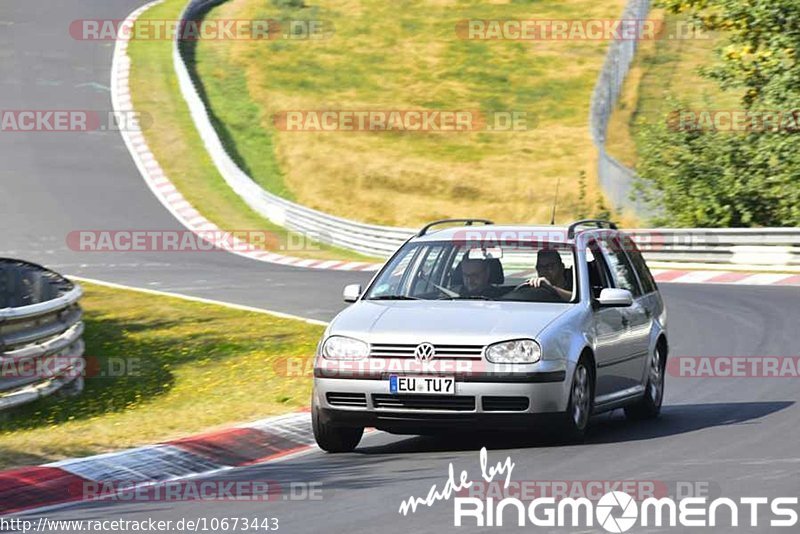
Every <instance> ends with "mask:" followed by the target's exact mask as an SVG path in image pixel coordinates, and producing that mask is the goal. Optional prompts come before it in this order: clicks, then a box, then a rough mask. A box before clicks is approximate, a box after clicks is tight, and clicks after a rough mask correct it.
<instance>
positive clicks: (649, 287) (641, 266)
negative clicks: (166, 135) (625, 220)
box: [622, 236, 658, 294]
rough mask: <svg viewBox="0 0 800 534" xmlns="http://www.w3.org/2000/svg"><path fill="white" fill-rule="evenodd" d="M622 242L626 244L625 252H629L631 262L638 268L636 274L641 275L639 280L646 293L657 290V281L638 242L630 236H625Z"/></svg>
mask: <svg viewBox="0 0 800 534" xmlns="http://www.w3.org/2000/svg"><path fill="white" fill-rule="evenodd" d="M622 244H623V245H624V246H625V252H627V253H628V257H629V258H630V259H631V263H633V268H634V269H636V274H638V275H639V281H640V282H641V283H642V290H643V291H644V293H645V294H647V293H652V292H653V291H656V290H657V289H658V286H656V281H655V280H654V279H653V275H652V274H651V273H650V269H648V268H647V263H645V261H644V257H643V256H642V253H641V252H640V251H639V248H638V247H637V246H636V243H634V241H633V239H631V238H630V237H628V236H625V237H624V238H623V240H622Z"/></svg>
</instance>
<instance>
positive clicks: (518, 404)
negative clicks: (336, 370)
mask: <svg viewBox="0 0 800 534" xmlns="http://www.w3.org/2000/svg"><path fill="white" fill-rule="evenodd" d="M548 363H549V362H548ZM560 365H563V364H558V363H556V362H552V364H551V365H548V366H541V365H539V366H538V367H539V369H538V370H537V371H532V370H530V369H527V370H520V371H519V372H516V373H503V374H493V373H480V374H472V375H470V376H457V375H456V377H455V378H456V393H455V395H454V396H450V395H439V396H431V395H396V394H394V395H393V394H391V393H390V392H389V376H390V374H393V373H387V372H384V373H380V374H379V375H370V376H359V377H355V376H354V377H345V378H342V377H341V376H339V377H335V378H334V377H331V375H330V373H326V372H323V371H321V370H315V378H314V394H313V395H314V399H313V401H314V406H315V409H317V410H318V413H319V415H320V417H322V418H323V419H324V420H326V421H329V422H335V424H337V425H342V426H362V427H365V426H372V427H375V428H378V429H381V430H388V431H390V432H396V433H423V432H425V431H427V430H438V429H445V428H453V427H470V426H472V427H473V428H474V425H475V424H480V427H481V429H484V428H489V427H491V428H506V427H509V428H516V429H519V428H520V425H527V424H529V423H530V422H531V420H532V419H533V418H535V417H536V416H545V417H546V416H551V415H555V414H560V413H562V412H564V411H565V410H566V408H567V402H568V399H569V386H568V382H567V380H566V376H567V371H566V369H564V368H563V367H560Z"/></svg>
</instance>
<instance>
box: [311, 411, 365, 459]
mask: <svg viewBox="0 0 800 534" xmlns="http://www.w3.org/2000/svg"><path fill="white" fill-rule="evenodd" d="M324 419H325V418H324V417H322V415H321V414H320V413H319V408H317V406H316V405H314V406H312V408H311V427H312V429H313V430H314V439H315V440H316V441H317V445H319V448H320V449H322V450H323V451H325V452H332V453H335V452H351V451H353V450H354V449H355V448H356V446H358V442H359V441H361V436H363V435H364V428H363V427H344V426H339V425H337V424H335V423H333V422H332V421H325V420H324Z"/></svg>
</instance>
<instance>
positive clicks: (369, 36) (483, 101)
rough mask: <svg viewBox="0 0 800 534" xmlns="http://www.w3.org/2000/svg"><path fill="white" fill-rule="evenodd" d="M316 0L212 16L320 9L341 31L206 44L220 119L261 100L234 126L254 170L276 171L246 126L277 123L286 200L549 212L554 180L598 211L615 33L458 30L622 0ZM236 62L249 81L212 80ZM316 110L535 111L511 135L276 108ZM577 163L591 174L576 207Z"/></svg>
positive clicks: (385, 208) (399, 208)
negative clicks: (400, 128)
mask: <svg viewBox="0 0 800 534" xmlns="http://www.w3.org/2000/svg"><path fill="white" fill-rule="evenodd" d="M308 4H310V6H311V7H309V8H306V9H301V10H294V11H280V10H278V9H277V8H275V7H274V6H273V4H272V3H265V2H263V1H261V0H232V1H231V2H228V3H226V4H223V5H222V6H220V7H219V8H217V9H215V10H214V11H213V12H212V14H211V18H235V19H248V18H280V17H281V16H285V17H294V18H319V19H322V20H325V21H328V22H332V23H333V25H334V27H335V29H336V31H335V35H334V37H333V38H331V39H327V40H323V41H298V42H289V41H280V40H279V41H274V42H269V43H265V42H263V41H203V42H201V43H200V45H199V52H198V70H199V73H200V75H201V78H202V79H203V81H204V83H205V84H206V86H207V88H208V89H209V96H210V99H211V104H212V107H214V109H215V112H217V113H218V116H220V117H221V118H222V119H223V120H225V117H226V108H228V107H231V108H233V106H234V103H233V102H234V101H240V100H242V99H247V100H249V101H250V102H251V103H253V104H254V105H255V106H257V108H258V110H259V113H258V117H259V121H258V124H257V125H252V126H244V127H243V128H239V129H237V130H235V131H234V130H232V131H231V136H232V138H233V139H234V141H236V143H237V146H238V147H243V148H242V149H241V150H240V155H241V157H242V158H243V159H244V160H245V161H246V162H247V163H248V166H250V167H251V171H252V172H253V174H254V178H255V179H256V180H259V181H261V182H262V183H265V182H266V183H270V182H274V177H272V176H265V175H264V174H262V175H261V176H259V168H258V163H257V161H258V159H259V158H263V157H265V156H264V154H263V151H259V150H258V149H257V148H253V149H252V150H248V149H247V148H246V144H247V143H246V141H247V139H248V135H250V134H249V133H248V131H247V129H248V128H251V127H252V128H258V129H260V130H261V133H263V132H267V134H268V135H269V136H270V138H271V141H272V144H273V145H274V157H275V159H276V161H277V166H278V167H279V168H280V170H281V173H282V176H281V179H282V182H283V184H285V187H286V189H287V190H288V191H289V192H290V194H291V197H292V198H294V199H295V200H296V201H298V202H300V203H302V204H304V205H307V206H310V207H313V208H316V209H320V210H323V211H326V212H329V213H334V214H337V215H341V216H345V217H350V218H357V219H360V220H363V221H367V222H376V223H382V224H390V225H402V226H417V225H419V224H421V223H423V222H425V221H429V220H431V219H435V218H440V217H464V216H484V217H489V218H492V219H495V220H497V221H504V222H518V223H521V222H545V221H548V220H549V218H550V210H551V204H552V200H553V188H554V185H555V182H556V180H557V179H558V178H560V179H561V188H560V191H561V193H560V199H559V209H558V218H559V220H562V221H565V220H567V219H570V218H572V217H575V216H576V215H577V214H578V213H579V212H581V211H586V210H587V209H588V210H589V211H590V212H591V211H592V210H593V209H594V205H595V202H596V197H597V195H598V194H599V191H598V189H597V185H596V179H595V176H594V168H595V167H594V159H595V151H594V147H593V146H592V143H591V139H590V136H589V133H588V123H587V120H588V119H587V117H588V112H589V101H590V96H591V91H592V88H593V86H594V83H595V80H596V76H597V73H598V71H599V68H600V66H601V65H602V61H603V59H604V56H605V52H606V49H607V44H608V43H607V42H604V41H536V42H513V41H486V42H475V41H464V40H461V39H459V38H458V37H457V36H456V34H455V24H456V22H457V21H458V20H462V19H470V18H482V19H488V18H493V19H504V18H517V19H532V18H538V19H590V18H602V19H609V18H616V17H618V16H619V14H620V13H621V12H622V9H623V6H624V4H625V2H624V0H614V1H610V2H595V1H593V0H569V1H564V0H559V1H556V0H544V1H542V2H537V3H536V4H535V5H532V4H518V3H509V2H494V3H492V5H486V3H485V2H477V1H470V2H468V1H451V2H436V3H431V2H425V3H412V4H407V3H403V4H400V3H387V2H377V1H368V0H363V1H357V0H338V1H335V0H314V1H309V2H308ZM242 74H243V75H244V81H243V82H242V88H243V89H244V91H242V92H241V94H240V93H236V94H232V92H231V91H223V90H221V89H219V87H224V86H225V84H226V83H229V82H230V79H231V78H232V77H234V76H240V75H242ZM215 86H216V87H217V88H216V89H215ZM315 109H399V110H405V109H448V110H456V109H480V110H483V111H492V110H514V111H525V112H528V113H529V116H534V117H536V123H535V125H534V127H533V128H530V129H528V130H527V131H523V132H513V133H499V132H495V133H493V132H470V133H455V132H453V133H406V134H398V133H388V132H346V133H345V132H339V133H335V132H327V133H326V132H286V131H280V130H276V128H275V127H274V124H273V116H274V115H275V114H276V113H279V112H281V111H286V110H315ZM230 116H233V115H232V114H231V115H230ZM251 162H253V164H252V165H250V163H251ZM581 171H583V172H585V173H586V174H587V176H588V180H587V199H586V200H585V202H584V204H585V205H583V206H582V205H581V201H580V200H579V195H578V176H579V174H580V172H581ZM264 172H265V173H266V172H268V169H267V170H265V171H264Z"/></svg>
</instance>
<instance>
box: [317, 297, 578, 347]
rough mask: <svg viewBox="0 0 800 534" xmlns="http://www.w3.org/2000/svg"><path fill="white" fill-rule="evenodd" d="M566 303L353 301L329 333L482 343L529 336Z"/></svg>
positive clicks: (386, 339)
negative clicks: (354, 302)
mask: <svg viewBox="0 0 800 534" xmlns="http://www.w3.org/2000/svg"><path fill="white" fill-rule="evenodd" d="M572 306H573V305H572V304H566V303H565V304H560V303H530V302H495V301H483V300H476V301H457V300H456V301H454V300H445V301H379V302H371V301H359V302H357V303H356V304H354V305H352V306H351V307H349V308H347V309H345V310H344V311H342V312H341V313H340V314H339V315H338V316H337V317H336V319H335V320H334V321H333V322H332V323H331V327H330V332H329V334H332V335H334V334H335V335H346V336H352V337H355V338H358V339H362V340H364V341H368V342H370V343H421V342H423V341H428V342H432V343H450V344H486V343H493V342H495V341H502V340H504V339H513V338H519V337H528V338H535V337H536V336H538V335H539V333H540V332H541V331H542V330H543V329H544V328H545V327H546V326H547V325H549V324H550V323H551V322H552V321H553V320H554V319H556V318H557V317H559V316H560V315H562V314H564V313H565V312H566V311H568V310H569V309H570V308H571V307H572Z"/></svg>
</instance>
